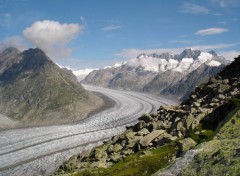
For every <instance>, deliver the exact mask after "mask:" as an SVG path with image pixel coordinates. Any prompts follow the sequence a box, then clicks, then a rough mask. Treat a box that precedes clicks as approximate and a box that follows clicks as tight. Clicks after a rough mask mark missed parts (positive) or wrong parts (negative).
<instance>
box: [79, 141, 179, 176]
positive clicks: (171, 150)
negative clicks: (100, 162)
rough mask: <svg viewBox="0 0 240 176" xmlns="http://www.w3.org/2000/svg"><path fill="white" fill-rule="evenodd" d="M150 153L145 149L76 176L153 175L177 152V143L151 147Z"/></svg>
mask: <svg viewBox="0 0 240 176" xmlns="http://www.w3.org/2000/svg"><path fill="white" fill-rule="evenodd" d="M148 151H149V152H150V154H149V155H143V154H142V153H143V151H140V152H139V153H136V154H132V155H129V156H127V157H126V158H124V159H123V160H121V161H119V162H118V163H116V164H114V165H113V166H111V167H109V168H106V169H105V168H98V169H94V170H92V171H90V170H86V171H83V172H81V173H77V174H74V176H113V175H114V176H136V175H137V176H144V175H151V174H153V173H155V172H156V171H158V170H159V169H162V168H164V167H166V166H167V165H168V164H169V161H170V160H171V159H172V157H173V156H175V154H176V152H177V147H176V143H174V142H173V143H171V144H167V145H165V146H162V147H159V148H157V149H150V150H148Z"/></svg>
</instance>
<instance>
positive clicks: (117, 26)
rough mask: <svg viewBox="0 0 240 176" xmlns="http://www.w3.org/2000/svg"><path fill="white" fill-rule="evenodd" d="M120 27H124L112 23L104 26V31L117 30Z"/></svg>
mask: <svg viewBox="0 0 240 176" xmlns="http://www.w3.org/2000/svg"><path fill="white" fill-rule="evenodd" d="M120 28H122V26H120V25H114V24H112V25H110V26H106V27H103V28H102V30H103V31H111V30H116V29H120Z"/></svg>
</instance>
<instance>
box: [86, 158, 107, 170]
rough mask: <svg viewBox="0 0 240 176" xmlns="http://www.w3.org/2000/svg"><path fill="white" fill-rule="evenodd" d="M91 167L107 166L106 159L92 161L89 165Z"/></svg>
mask: <svg viewBox="0 0 240 176" xmlns="http://www.w3.org/2000/svg"><path fill="white" fill-rule="evenodd" d="M90 167H91V168H107V162H106V159H101V160H99V161H96V162H93V163H91V165H90Z"/></svg>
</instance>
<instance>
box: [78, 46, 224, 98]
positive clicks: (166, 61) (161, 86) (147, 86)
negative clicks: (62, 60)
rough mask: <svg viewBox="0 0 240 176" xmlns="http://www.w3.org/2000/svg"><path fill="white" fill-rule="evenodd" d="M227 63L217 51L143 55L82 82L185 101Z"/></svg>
mask: <svg viewBox="0 0 240 176" xmlns="http://www.w3.org/2000/svg"><path fill="white" fill-rule="evenodd" d="M227 64H228V62H227V61H226V60H225V59H224V58H223V57H221V56H219V55H217V54H216V53H215V52H214V51H210V52H202V51H200V50H193V49H186V50H184V51H183V52H182V53H181V54H176V55H174V54H171V53H163V54H160V55H158V54H151V55H146V54H140V55H139V56H138V57H136V58H133V59H130V60H128V61H126V62H124V63H122V64H117V65H115V66H114V67H109V68H106V69H101V70H96V71H93V72H91V73H90V74H89V75H88V76H87V77H86V78H85V79H84V80H83V81H82V82H83V83H84V84H91V85H98V86H103V87H110V88H116V89H125V90H137V91H144V92H149V93H155V94H163V95H172V96H175V97H178V98H182V97H183V98H185V97H187V96H188V95H189V94H190V92H191V91H192V90H193V89H194V87H195V86H196V85H199V84H200V83H202V82H204V81H205V80H206V79H207V78H208V77H210V76H212V75H214V74H216V73H218V72H219V71H221V69H222V68H223V66H225V65H227Z"/></svg>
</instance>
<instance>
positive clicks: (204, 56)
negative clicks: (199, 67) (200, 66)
mask: <svg viewBox="0 0 240 176" xmlns="http://www.w3.org/2000/svg"><path fill="white" fill-rule="evenodd" d="M212 56H213V55H212V54H210V53H206V52H201V54H200V56H198V59H199V61H200V62H201V63H204V62H207V61H208V60H210V59H211V58H212Z"/></svg>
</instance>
